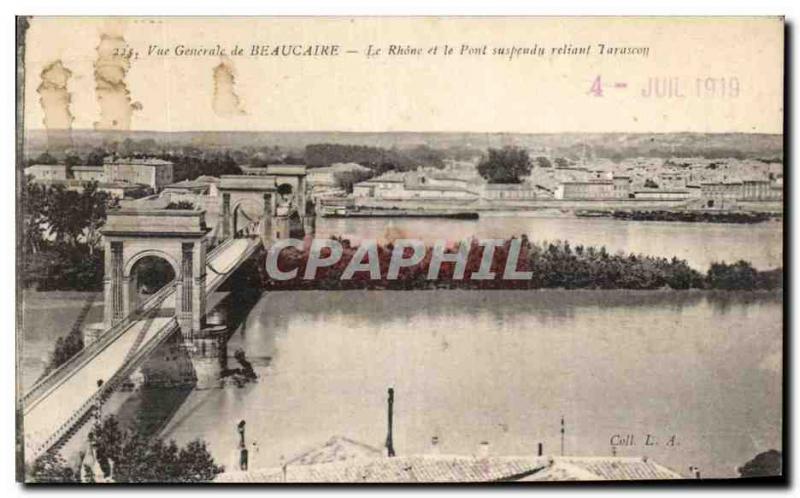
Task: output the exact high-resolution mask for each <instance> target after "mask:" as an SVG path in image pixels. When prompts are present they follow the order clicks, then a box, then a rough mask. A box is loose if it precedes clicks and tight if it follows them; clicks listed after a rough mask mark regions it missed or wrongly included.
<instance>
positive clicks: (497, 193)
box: [483, 183, 553, 201]
mask: <svg viewBox="0 0 800 498" xmlns="http://www.w3.org/2000/svg"><path fill="white" fill-rule="evenodd" d="M483 198H484V199H487V200H491V201H524V200H535V199H552V198H553V192H552V191H550V190H548V189H546V188H544V187H542V186H540V185H529V184H525V183H487V184H486V185H484V187H483Z"/></svg>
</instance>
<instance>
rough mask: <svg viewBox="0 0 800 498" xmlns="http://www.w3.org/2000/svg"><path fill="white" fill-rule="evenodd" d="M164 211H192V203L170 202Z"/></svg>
mask: <svg viewBox="0 0 800 498" xmlns="http://www.w3.org/2000/svg"><path fill="white" fill-rule="evenodd" d="M164 209H194V203H192V202H191V201H178V202H170V203H169V204H167V207H166V208H164Z"/></svg>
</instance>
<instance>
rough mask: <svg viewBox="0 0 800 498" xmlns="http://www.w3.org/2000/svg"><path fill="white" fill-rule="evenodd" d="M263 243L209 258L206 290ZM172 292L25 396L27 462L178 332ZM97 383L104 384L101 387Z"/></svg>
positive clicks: (236, 245) (228, 244)
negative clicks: (170, 336)
mask: <svg viewBox="0 0 800 498" xmlns="http://www.w3.org/2000/svg"><path fill="white" fill-rule="evenodd" d="M259 244H260V241H259V240H257V239H233V240H228V241H225V242H223V244H222V245H220V246H219V247H218V248H216V249H215V250H214V251H212V252H211V253H209V256H208V261H207V274H206V291H207V292H209V293H210V292H213V291H214V290H216V289H217V288H218V287H219V286H220V285H221V284H222V283H223V282H224V281H225V280H226V279H227V277H228V276H229V275H230V273H231V272H232V271H233V270H235V269H236V268H238V267H239V265H240V264H241V263H242V262H243V261H245V260H246V259H247V258H248V257H250V255H252V254H253V252H254V251H255V249H256V248H257V247H258V245H259ZM168 287H169V288H167V289H164V290H163V292H161V291H160V292H159V293H157V294H156V295H154V296H153V297H151V298H150V299H149V300H148V301H147V302H146V303H144V304H143V306H142V308H141V309H142V310H144V311H142V312H140V314H139V315H137V316H136V317H134V318H131V319H129V320H128V321H127V322H124V323H123V325H122V326H121V327H117V329H118V330H117V329H115V328H112V329H110V330H108V331H106V332H105V333H104V335H103V336H101V337H100V338H99V339H98V340H97V342H96V343H95V344H93V345H92V346H94V347H91V346H90V347H87V348H85V349H84V350H83V351H81V352H80V353H78V354H77V355H76V357H74V358H72V359H71V360H70V361H69V362H68V363H66V364H65V365H63V366H62V367H61V368H59V369H57V370H56V371H54V372H53V373H51V374H50V375H49V376H48V377H46V378H45V379H43V380H42V381H40V382H37V384H36V385H34V386H33V388H32V389H31V391H29V392H28V393H27V394H26V395H25V396H24V398H23V402H24V408H23V414H24V418H23V427H24V434H25V459H26V461H32V460H33V459H35V458H36V457H37V456H38V455H40V454H41V453H43V452H44V451H46V450H47V449H48V448H50V447H51V446H53V445H54V444H55V443H56V442H58V440H59V439H61V438H62V437H63V436H64V435H66V434H68V432H69V431H70V430H71V429H72V426H74V425H75V424H78V423H79V422H80V420H81V419H82V417H83V416H84V415H85V414H86V412H87V411H88V409H89V408H90V407H91V405H92V404H94V402H95V401H96V400H97V397H98V396H102V395H103V393H104V392H105V391H107V390H108V389H109V388H111V389H113V387H115V386H114V385H113V383H114V382H117V381H119V380H121V378H122V377H124V376H126V375H128V374H130V372H131V371H132V369H133V368H135V366H136V364H137V363H139V362H141V361H142V360H143V359H144V358H145V357H146V356H147V355H148V354H149V353H150V352H152V350H153V349H155V347H156V346H157V345H158V344H160V343H161V342H162V341H163V340H165V339H166V338H167V337H169V335H171V334H172V333H173V332H174V331H175V330H176V329H177V328H178V325H177V321H176V320H175V318H174V308H175V290H174V286H173V285H169V286H168ZM148 305H149V306H148ZM98 380H102V381H103V386H102V387H99V386H98ZM109 384H112V385H109ZM101 399H102V398H101Z"/></svg>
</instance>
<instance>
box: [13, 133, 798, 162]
mask: <svg viewBox="0 0 800 498" xmlns="http://www.w3.org/2000/svg"><path fill="white" fill-rule="evenodd" d="M126 139H130V140H134V141H142V140H148V141H152V142H151V143H153V144H154V145H156V146H158V147H185V146H194V147H197V148H200V149H237V148H263V147H276V146H277V147H280V148H282V149H284V150H297V151H302V150H303V149H304V148H305V146H306V145H309V144H319V143H333V144H351V145H369V146H374V147H384V148H392V147H396V148H399V149H402V148H411V147H415V146H419V145H426V146H429V147H432V148H439V149H448V148H455V149H474V150H479V151H483V150H485V149H486V148H488V147H500V146H503V145H518V146H522V147H526V148H529V149H531V150H532V151H534V152H536V151H541V152H542V153H551V154H558V155H565V156H581V155H587V156H594V157H612V158H613V157H614V156H619V157H632V156H661V157H665V156H681V157H687V156H706V157H753V158H778V159H782V158H783V136H782V135H768V134H744V133H720V134H702V133H664V134H659V133H641V134H638V133H554V134H518V133H427V132H384V133H359V132H261V131H254V132H241V131H236V132H154V131H132V132H103V131H94V130H73V131H72V132H71V133H70V135H69V136H63V135H61V136H59V135H53V134H48V133H47V132H46V131H44V130H29V131H27V132H26V136H25V151H26V155H27V156H28V157H31V156H33V155H36V154H40V153H42V152H44V151H46V150H49V152H51V153H54V154H62V153H63V152H64V151H65V150H66V149H67V148H71V149H73V150H77V151H82V150H86V149H91V148H93V147H100V146H103V145H104V144H108V143H113V142H122V141H124V140H126Z"/></svg>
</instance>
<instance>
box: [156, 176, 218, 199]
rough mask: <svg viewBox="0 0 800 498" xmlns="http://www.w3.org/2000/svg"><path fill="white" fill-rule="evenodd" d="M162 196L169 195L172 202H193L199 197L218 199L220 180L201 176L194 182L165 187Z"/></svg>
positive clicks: (181, 182) (186, 181)
mask: <svg viewBox="0 0 800 498" xmlns="http://www.w3.org/2000/svg"><path fill="white" fill-rule="evenodd" d="M162 194H165V195H169V197H170V200H172V202H180V201H190V202H191V201H193V200H195V199H196V198H197V197H198V196H207V197H217V196H218V195H219V178H216V177H214V176H199V177H197V178H195V179H194V180H183V181H180V182H177V183H170V184H169V185H167V186H166V187H164V190H163V192H162Z"/></svg>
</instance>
